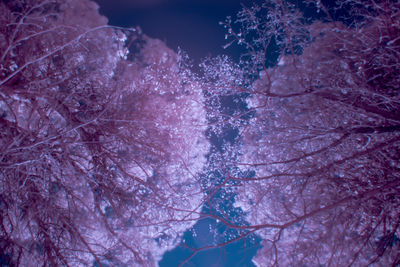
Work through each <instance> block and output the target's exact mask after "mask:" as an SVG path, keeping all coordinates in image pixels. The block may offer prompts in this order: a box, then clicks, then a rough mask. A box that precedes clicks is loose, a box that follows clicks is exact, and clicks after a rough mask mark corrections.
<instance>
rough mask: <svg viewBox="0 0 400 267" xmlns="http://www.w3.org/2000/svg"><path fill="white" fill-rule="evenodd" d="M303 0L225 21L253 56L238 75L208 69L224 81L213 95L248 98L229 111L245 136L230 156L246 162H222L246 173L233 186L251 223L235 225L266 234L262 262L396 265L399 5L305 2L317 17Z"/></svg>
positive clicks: (218, 63)
mask: <svg viewBox="0 0 400 267" xmlns="http://www.w3.org/2000/svg"><path fill="white" fill-rule="evenodd" d="M296 3H297V2H295V1H265V2H264V3H262V4H260V5H254V6H252V7H250V8H246V7H244V8H243V10H242V11H241V12H240V13H239V14H238V17H237V20H236V21H232V19H231V18H228V20H227V21H226V22H225V23H223V24H224V26H225V27H226V28H227V30H228V35H227V36H228V37H230V38H231V42H230V43H229V44H231V43H233V42H235V41H237V42H238V43H239V44H240V45H243V46H244V47H245V48H246V49H247V53H245V54H244V55H243V56H242V60H241V62H240V68H241V70H242V71H241V72H240V71H237V66H236V67H235V66H234V64H232V63H230V62H228V61H227V60H225V59H223V58H219V59H216V60H214V61H212V62H211V61H209V63H208V64H205V65H204V67H205V74H206V76H207V77H208V79H209V81H210V82H214V81H215V80H216V75H219V76H218V77H217V78H220V77H227V78H225V79H224V80H223V81H224V82H222V84H221V80H219V81H218V83H216V85H215V86H214V88H212V89H210V90H211V93H210V94H211V95H217V98H219V97H220V96H221V95H232V94H234V95H235V94H236V95H242V96H243V97H245V98H247V103H248V109H247V110H244V109H242V110H241V113H240V114H235V115H234V116H231V117H230V118H229V117H228V116H226V114H222V117H223V119H222V121H224V122H230V123H231V125H233V126H234V127H236V128H237V129H238V131H239V133H240V136H239V139H238V141H237V142H236V143H235V144H234V145H232V146H230V148H229V149H227V150H228V152H227V153H226V155H229V154H230V153H231V154H232V153H234V152H232V151H235V150H238V149H239V155H238V156H236V157H229V156H226V158H225V160H226V161H230V164H232V163H235V164H236V165H237V166H239V167H240V168H239V169H240V171H238V172H236V173H231V174H229V177H228V178H229V179H228V178H227V180H230V181H233V182H236V184H235V187H236V188H237V190H236V192H237V195H236V204H235V205H236V207H241V208H242V209H243V211H244V212H245V214H247V215H246V219H247V221H248V222H249V223H250V225H239V224H230V223H226V225H227V226H229V227H231V228H238V229H243V230H247V232H246V235H247V233H249V232H256V233H257V234H258V235H259V236H260V237H261V238H262V239H263V241H262V245H263V248H262V249H260V250H259V252H258V254H257V255H256V257H255V258H254V263H256V264H257V265H258V266H316V265H318V266H350V265H355V266H367V265H374V264H375V265H376V266H397V265H398V264H400V243H399V235H400V228H399V226H400V220H399V218H400V210H399V208H398V207H399V204H400V203H399V199H400V198H399V197H400V165H399V158H400V154H399V152H400V98H399V84H400V76H399V73H400V38H399V36H400V20H399V18H400V14H399V13H400V5H399V3H398V1H353V0H343V1H336V4H335V5H331V6H328V5H324V3H323V1H304V2H303V3H301V8H302V10H303V11H305V12H306V11H307V12H306V13H308V14H310V13H312V12H314V13H313V14H314V15H313V17H311V18H310V17H307V16H308V15H306V13H304V14H302V13H301V9H300V8H299V6H296ZM313 3H315V5H313ZM316 18H317V19H316ZM221 70H223V72H221ZM243 72H244V73H245V75H243ZM215 73H217V74H215ZM222 73H224V75H221V74H222ZM210 88H211V87H210ZM212 90H214V91H212ZM245 116H252V118H250V119H249V120H248V123H247V124H246V125H244V126H242V123H243V120H241V122H240V123H237V122H238V118H244V117H245ZM227 117H228V118H227ZM229 151H231V152H229Z"/></svg>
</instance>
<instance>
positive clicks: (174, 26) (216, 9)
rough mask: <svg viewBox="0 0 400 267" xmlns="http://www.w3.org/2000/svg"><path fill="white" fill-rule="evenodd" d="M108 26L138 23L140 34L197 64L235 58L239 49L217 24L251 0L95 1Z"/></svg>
mask: <svg viewBox="0 0 400 267" xmlns="http://www.w3.org/2000/svg"><path fill="white" fill-rule="evenodd" d="M96 2H97V3H98V4H99V5H100V13H101V14H102V15H104V16H106V17H107V18H108V19H109V24H110V25H115V26H124V27H135V26H140V27H141V29H142V31H143V33H145V34H146V35H148V36H149V37H152V38H157V39H160V40H162V41H164V42H165V43H166V44H167V46H168V47H169V48H171V49H173V50H174V51H177V48H178V47H180V48H182V49H183V50H184V51H186V52H187V53H188V54H189V56H190V57H191V58H192V59H193V60H194V63H196V64H197V63H199V62H200V60H201V59H203V58H205V57H207V56H217V55H221V54H228V55H230V56H232V57H233V58H235V59H238V57H239V54H240V48H239V47H238V46H235V45H233V46H231V47H229V48H228V49H223V48H222V46H223V45H224V44H226V40H225V39H224V36H225V29H224V28H223V27H222V26H221V25H219V24H218V23H219V22H220V21H224V20H225V18H226V17H227V16H232V17H234V16H235V15H236V13H237V12H238V11H239V10H240V9H241V7H242V5H245V6H251V3H253V2H254V1H251V0H242V1H240V0H113V1H110V0H96Z"/></svg>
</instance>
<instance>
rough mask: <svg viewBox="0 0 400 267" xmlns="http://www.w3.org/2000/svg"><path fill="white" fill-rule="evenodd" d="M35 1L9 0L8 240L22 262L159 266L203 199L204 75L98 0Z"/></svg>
mask: <svg viewBox="0 0 400 267" xmlns="http://www.w3.org/2000/svg"><path fill="white" fill-rule="evenodd" d="M25 2H26V1H11V2H8V3H1V4H0V9H1V14H0V67H1V69H0V112H1V114H2V115H1V118H0V127H1V130H0V136H1V137H0V146H1V152H0V166H1V171H0V207H1V211H0V237H1V238H0V250H1V253H2V254H3V255H8V256H9V257H10V261H11V262H12V264H15V265H17V266H28V265H29V266H61V265H62V266H91V265H92V264H94V263H96V264H98V265H102V264H111V265H112V266H118V265H123V264H125V265H128V266H155V264H156V262H157V261H158V260H160V257H161V255H162V254H163V252H164V251H165V250H167V249H168V248H170V247H171V246H173V245H174V244H175V243H176V242H177V241H178V240H179V239H178V237H179V236H180V235H181V234H182V233H183V232H184V231H185V229H186V228H188V227H190V226H191V225H192V224H193V223H194V221H195V220H196V218H197V217H198V215H197V211H198V209H199V208H200V207H201V202H202V199H203V192H202V191H201V189H200V186H199V184H198V182H197V178H196V173H197V172H199V171H201V169H202V167H203V164H204V162H205V159H204V155H205V154H206V153H207V152H208V145H207V142H206V139H205V136H204V130H205V115H204V111H203V108H202V92H201V87H200V85H199V84H198V83H196V82H195V81H194V78H193V76H192V74H191V73H190V72H189V71H188V70H186V69H179V67H178V66H179V64H178V63H179V61H180V60H181V59H180V58H179V56H178V55H177V54H175V53H174V52H173V51H171V50H169V49H168V48H166V46H165V45H164V44H163V43H161V42H160V41H157V40H153V39H150V38H148V37H146V36H144V35H143V34H141V33H140V32H139V31H137V30H136V29H126V30H123V29H118V28H115V27H110V26H107V25H106V22H107V21H106V19H105V18H104V17H101V16H100V15H98V12H97V6H96V5H95V4H94V3H93V2H90V1H81V0H79V1H34V0H32V1H27V2H26V3H25ZM137 41H140V42H141V43H142V47H141V48H137V51H129V50H128V48H129V47H127V45H128V46H129V42H137ZM129 52H131V53H134V54H135V56H134V57H133V58H131V60H127V55H128V53H129ZM194 147H196V149H193V148H194ZM10 264H11V263H10Z"/></svg>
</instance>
